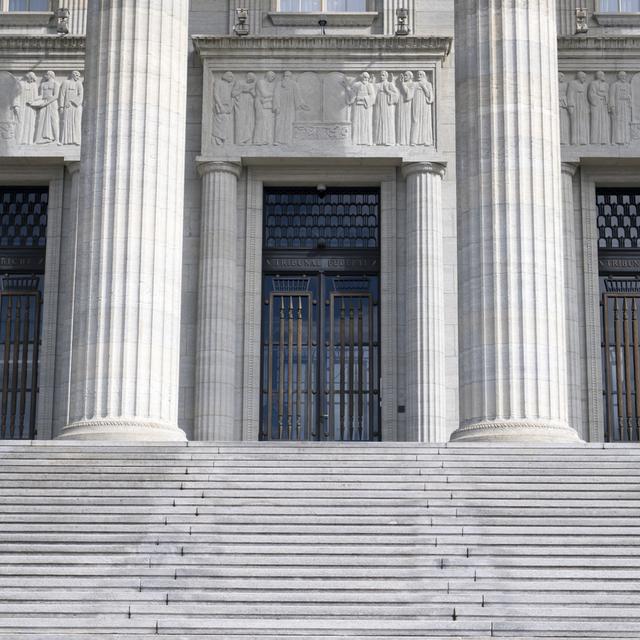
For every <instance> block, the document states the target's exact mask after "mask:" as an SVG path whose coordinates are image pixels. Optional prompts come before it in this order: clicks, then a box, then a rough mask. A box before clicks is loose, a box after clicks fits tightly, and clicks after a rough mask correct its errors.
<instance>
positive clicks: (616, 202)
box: [596, 189, 640, 249]
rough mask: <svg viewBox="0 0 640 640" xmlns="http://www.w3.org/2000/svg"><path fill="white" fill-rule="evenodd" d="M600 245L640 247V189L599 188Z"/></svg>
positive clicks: (599, 246) (597, 196) (602, 246)
mask: <svg viewBox="0 0 640 640" xmlns="http://www.w3.org/2000/svg"><path fill="white" fill-rule="evenodd" d="M596 203H597V208H598V217H597V225H598V248H599V249H640V189H598V191H597V193H596Z"/></svg>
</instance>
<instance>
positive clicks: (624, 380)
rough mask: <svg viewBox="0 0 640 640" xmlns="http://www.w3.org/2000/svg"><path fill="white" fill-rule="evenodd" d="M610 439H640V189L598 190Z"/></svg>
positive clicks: (606, 421) (606, 420) (607, 435)
mask: <svg viewBox="0 0 640 640" xmlns="http://www.w3.org/2000/svg"><path fill="white" fill-rule="evenodd" d="M597 207H598V219H597V225H598V236H599V237H598V261H599V271H600V293H601V303H600V306H601V318H602V320H601V336H602V339H601V349H602V372H603V382H604V385H603V398H604V424H605V440H606V441H608V442H625V441H634V442H637V441H638V440H640V189H598V191H597Z"/></svg>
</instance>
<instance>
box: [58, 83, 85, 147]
mask: <svg viewBox="0 0 640 640" xmlns="http://www.w3.org/2000/svg"><path fill="white" fill-rule="evenodd" d="M83 99H84V89H83V86H82V80H81V79H80V72H79V71H73V72H72V73H71V76H69V78H68V79H67V80H65V81H64V82H63V83H62V86H61V87H60V114H61V116H62V122H61V129H60V142H61V143H62V144H77V145H79V144H80V140H81V138H82V101H83Z"/></svg>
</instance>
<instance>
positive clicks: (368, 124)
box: [344, 71, 376, 145]
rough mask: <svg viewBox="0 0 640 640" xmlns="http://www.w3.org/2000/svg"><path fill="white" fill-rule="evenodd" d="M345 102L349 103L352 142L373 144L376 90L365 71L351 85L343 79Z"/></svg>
mask: <svg viewBox="0 0 640 640" xmlns="http://www.w3.org/2000/svg"><path fill="white" fill-rule="evenodd" d="M344 88H345V92H346V98H347V104H349V105H351V137H352V139H353V143H354V144H368V145H371V144H373V130H372V123H373V119H372V118H373V104H374V102H375V99H376V92H375V88H374V86H373V84H371V76H369V74H368V73H367V72H366V71H365V72H363V73H361V74H360V76H359V77H358V79H357V80H355V81H354V82H353V83H352V84H351V85H349V83H348V82H347V80H345V81H344Z"/></svg>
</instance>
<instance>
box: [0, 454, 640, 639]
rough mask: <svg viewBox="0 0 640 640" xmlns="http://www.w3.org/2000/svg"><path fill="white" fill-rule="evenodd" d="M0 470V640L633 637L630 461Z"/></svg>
mask: <svg viewBox="0 0 640 640" xmlns="http://www.w3.org/2000/svg"><path fill="white" fill-rule="evenodd" d="M0 460H2V461H3V462H5V464H0V640H3V639H4V638H7V639H8V638H20V640H29V638H30V637H31V638H38V640H47V638H51V640H59V639H60V638H62V637H64V639H65V640H82V638H88V636H89V635H90V636H91V638H92V640H95V638H96V637H97V638H100V637H104V638H105V639H106V638H109V640H114V639H115V638H118V637H121V638H127V639H128V640H131V638H151V637H153V638H154V639H155V640H158V639H159V638H163V637H164V638H172V639H173V640H195V639H196V638H202V640H205V639H211V638H220V639H221V640H222V639H223V638H224V639H225V640H234V639H237V640H258V639H260V640H266V639H269V640H275V639H276V638H277V639H278V640H292V639H294V640H295V639H299V640H302V638H305V639H307V640H308V639H309V638H315V639H316V640H319V639H320V638H323V640H334V639H335V640H338V638H339V639H340V640H346V638H349V639H351V640H353V639H362V640H364V638H367V639H368V640H372V639H374V640H375V639H376V638H377V639H378V640H382V638H384V639H385V640H394V639H396V638H397V639H400V638H421V639H425V638H429V640H434V639H438V638H444V637H447V638H449V640H451V638H456V637H458V638H475V639H476V640H478V639H479V638H482V637H485V636H486V637H503V638H510V640H515V638H518V637H523V638H527V640H529V639H531V638H541V637H563V638H596V637H598V636H600V637H602V636H603V634H609V635H610V637H616V638H635V639H636V640H637V638H639V637H640V607H639V606H638V605H640V536H639V535H638V534H639V533H640V517H639V516H640V447H603V446H602V445H598V446H592V445H589V446H560V447H556V446H552V447H549V446H542V447H537V446H524V447H521V446H515V445H508V446H499V447H493V445H491V446H487V445H482V446H478V445H476V446H460V445H457V446H443V445H440V446H439V445H435V446H432V445H427V446H423V445H416V446H414V445H409V444H407V443H399V444H392V445H387V444H383V445H363V444H358V443H356V444H349V445H345V446H343V445H336V444H329V445H325V444H309V443H304V444H297V443H283V444H267V445H266V446H262V445H256V444H247V445H243V444H238V443H228V444H217V443H189V444H188V445H187V444H178V445H167V444H162V445H125V444H122V443H118V444H115V443H109V444H101V445H93V444H92V445H87V444H86V443H55V444H50V443H45V444H43V443H30V444H26V445H24V444H15V443H11V444H9V445H6V444H1V443H0ZM454 610H455V614H454Z"/></svg>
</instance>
